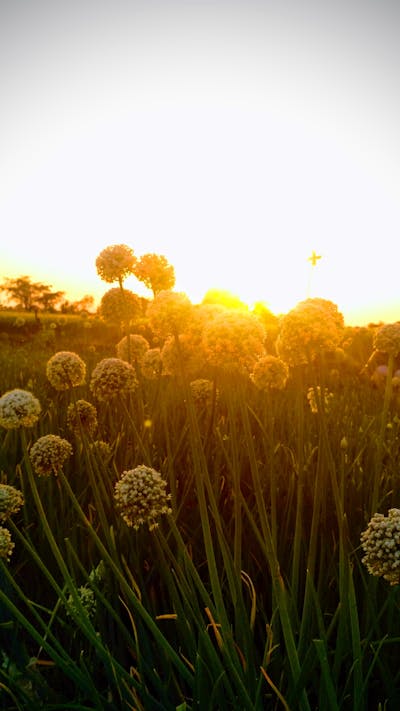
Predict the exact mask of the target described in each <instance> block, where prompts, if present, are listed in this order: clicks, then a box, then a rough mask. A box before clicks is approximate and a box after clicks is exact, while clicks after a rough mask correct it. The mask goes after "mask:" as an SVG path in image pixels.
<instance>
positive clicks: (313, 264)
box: [307, 250, 322, 299]
mask: <svg viewBox="0 0 400 711" xmlns="http://www.w3.org/2000/svg"><path fill="white" fill-rule="evenodd" d="M319 259H322V256H321V255H320V254H317V253H316V252H315V251H314V250H313V251H312V252H311V255H310V256H309V257H308V258H307V261H308V262H310V274H309V277H308V284H307V299H308V298H309V297H310V287H311V277H312V273H313V269H315V267H316V266H317V262H318V260H319Z"/></svg>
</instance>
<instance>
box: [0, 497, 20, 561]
mask: <svg viewBox="0 0 400 711" xmlns="http://www.w3.org/2000/svg"><path fill="white" fill-rule="evenodd" d="M23 504H24V497H23V494H22V492H21V491H19V489H15V488H14V487H13V486H10V485H9V484H0V523H4V522H5V521H7V520H8V519H9V518H11V516H14V514H16V513H18V511H19V510H20V509H21V507H22V506H23ZM14 546H15V543H13V541H12V538H11V533H10V531H9V530H8V528H5V527H4V526H0V558H3V559H4V560H10V558H11V555H12V552H13V550H14Z"/></svg>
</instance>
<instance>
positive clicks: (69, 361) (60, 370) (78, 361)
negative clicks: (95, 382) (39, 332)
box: [46, 351, 86, 390]
mask: <svg viewBox="0 0 400 711" xmlns="http://www.w3.org/2000/svg"><path fill="white" fill-rule="evenodd" d="M46 375H47V378H48V380H49V382H50V383H51V385H52V386H53V387H54V388H55V389H56V390H69V389H70V388H75V387H77V386H78V385H83V383H84V382H85V378H86V365H85V363H84V362H83V360H82V358H81V357H80V356H78V354H77V353H73V352H72V351H59V352H58V353H55V355H53V356H52V357H51V358H50V360H49V361H48V362H47V365H46Z"/></svg>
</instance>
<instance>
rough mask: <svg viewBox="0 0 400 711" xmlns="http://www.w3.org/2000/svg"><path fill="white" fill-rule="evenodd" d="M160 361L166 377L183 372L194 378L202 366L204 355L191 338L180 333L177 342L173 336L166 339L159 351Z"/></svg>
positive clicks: (198, 345)
mask: <svg viewBox="0 0 400 711" xmlns="http://www.w3.org/2000/svg"><path fill="white" fill-rule="evenodd" d="M161 360H162V366H163V373H165V374H166V375H179V374H180V373H182V370H183V372H185V374H186V375H187V376H188V377H193V378H194V377H196V375H198V373H199V371H201V369H202V367H203V366H204V360H205V355H204V353H203V352H202V349H201V345H200V344H199V343H198V342H197V341H195V340H194V339H193V338H192V336H190V335H188V334H186V333H182V334H181V335H180V336H178V342H177V340H176V338H175V337H174V336H171V337H170V338H167V340H166V341H165V343H164V346H163V347H162V349H161Z"/></svg>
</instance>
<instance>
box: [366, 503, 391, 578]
mask: <svg viewBox="0 0 400 711" xmlns="http://www.w3.org/2000/svg"><path fill="white" fill-rule="evenodd" d="M361 544H362V547H363V550H364V553H365V555H364V557H363V559H362V562H363V563H364V565H365V566H366V568H367V570H368V572H369V573H371V575H376V576H378V577H383V578H384V579H385V580H387V581H388V582H389V583H390V584H391V585H398V584H399V583H400V509H389V512H388V516H384V515H383V514H380V513H376V514H374V515H373V516H372V518H371V520H370V522H369V523H368V526H367V528H366V530H365V531H363V532H362V534H361Z"/></svg>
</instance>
